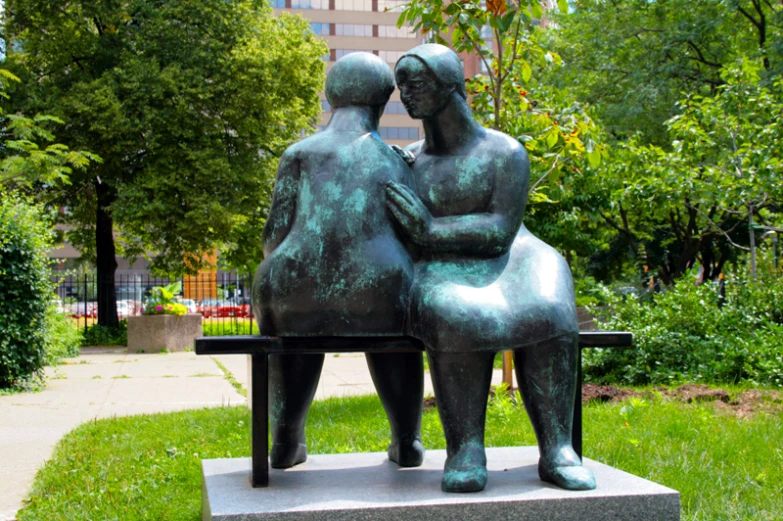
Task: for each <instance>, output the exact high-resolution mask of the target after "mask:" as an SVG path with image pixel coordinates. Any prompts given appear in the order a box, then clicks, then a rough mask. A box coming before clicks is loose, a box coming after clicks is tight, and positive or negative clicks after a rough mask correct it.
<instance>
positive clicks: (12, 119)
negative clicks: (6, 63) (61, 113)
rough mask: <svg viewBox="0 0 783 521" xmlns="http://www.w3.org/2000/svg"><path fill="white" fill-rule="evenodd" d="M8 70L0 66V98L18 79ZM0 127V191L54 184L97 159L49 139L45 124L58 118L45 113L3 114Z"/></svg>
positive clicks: (98, 159)
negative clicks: (32, 114) (28, 114)
mask: <svg viewBox="0 0 783 521" xmlns="http://www.w3.org/2000/svg"><path fill="white" fill-rule="evenodd" d="M19 81H20V80H19V78H18V77H17V76H15V75H14V74H12V73H11V72H9V71H7V70H5V69H0V98H2V99H8V94H7V92H6V91H7V90H8V84H9V83H10V82H19ZM0 117H2V122H3V130H2V131H0V193H3V192H6V193H9V192H13V191H30V190H32V189H33V187H34V186H36V185H41V184H44V185H48V186H57V185H60V184H68V183H70V179H69V176H70V174H71V173H72V172H73V170H74V169H77V170H78V169H83V168H86V167H87V166H89V164H90V162H98V163H99V162H100V158H99V157H98V156H96V155H95V154H91V153H90V152H86V151H78V150H70V149H69V148H68V147H67V146H65V145H63V144H61V143H52V141H54V140H55V137H54V133H53V132H52V131H51V130H50V129H49V128H47V127H48V126H51V125H54V124H59V125H62V124H63V122H62V120H59V119H57V118H55V117H53V116H48V115H45V114H36V115H35V116H33V117H27V116H24V115H22V114H8V115H5V114H3V111H2V110H0Z"/></svg>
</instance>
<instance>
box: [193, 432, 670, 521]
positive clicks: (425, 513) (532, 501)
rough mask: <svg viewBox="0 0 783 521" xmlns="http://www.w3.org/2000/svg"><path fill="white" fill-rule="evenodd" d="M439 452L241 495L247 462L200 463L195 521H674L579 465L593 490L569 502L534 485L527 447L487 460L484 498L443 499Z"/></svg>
mask: <svg viewBox="0 0 783 521" xmlns="http://www.w3.org/2000/svg"><path fill="white" fill-rule="evenodd" d="M445 459H446V452H445V451H442V450H436V451H428V452H427V456H426V459H425V460H424V464H423V465H422V466H421V467H419V468H416V469H400V468H399V467H397V466H396V465H394V464H392V463H389V461H388V460H387V459H386V454H385V453H380V452H373V453H364V454H332V455H317V454H316V455H311V456H310V458H309V460H308V461H307V463H304V464H302V465H299V466H297V467H295V468H293V469H288V470H274V469H272V470H271V472H270V475H269V483H270V485H269V487H268V488H258V489H253V488H251V487H250V481H249V476H250V459H249V458H241V459H239V458H238V459H214V460H204V461H203V462H202V463H203V472H204V485H203V519H204V521H327V520H328V521H348V520H351V521H353V520H362V521H387V520H388V521H392V520H394V521H401V520H402V521H408V520H410V521H436V520H437V521H457V520H459V521H463V520H466V521H467V520H491V521H512V520H513V521H679V519H680V494H679V492H677V491H676V490H672V489H670V488H666V487H663V486H661V485H657V484H655V483H653V482H651V481H647V480H645V479H642V478H639V477H636V476H633V475H631V474H628V473H626V472H622V471H620V470H617V469H614V468H612V467H609V466H607V465H603V464H601V463H598V462H595V461H592V460H589V459H588V460H585V464H586V465H587V466H588V467H589V468H590V469H592V470H593V472H595V478H596V482H597V483H598V488H597V489H596V490H591V491H585V492H569V491H565V490H562V489H559V488H556V487H554V486H552V485H549V484H546V483H543V482H542V481H540V480H539V479H538V474H537V472H536V463H537V462H538V450H537V449H536V448H535V447H510V448H494V449H488V450H487V459H488V470H489V483H488V484H487V488H486V489H485V490H484V491H483V492H479V493H475V494H446V493H444V492H441V490H440V478H441V474H442V471H443V470H442V469H443V463H444V461H445Z"/></svg>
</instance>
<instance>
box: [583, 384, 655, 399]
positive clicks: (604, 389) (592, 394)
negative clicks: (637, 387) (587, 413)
mask: <svg viewBox="0 0 783 521" xmlns="http://www.w3.org/2000/svg"><path fill="white" fill-rule="evenodd" d="M631 396H642V394H641V393H638V392H636V391H634V390H631V389H623V388H622V387H615V386H613V385H595V384H584V385H583V386H582V403H587V402H589V401H592V400H598V401H599V402H619V401H620V400H624V399H626V398H630V397H631Z"/></svg>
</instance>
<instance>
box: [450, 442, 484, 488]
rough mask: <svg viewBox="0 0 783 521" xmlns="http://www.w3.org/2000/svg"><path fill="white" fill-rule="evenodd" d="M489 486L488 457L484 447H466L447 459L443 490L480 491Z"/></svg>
mask: <svg viewBox="0 0 783 521" xmlns="http://www.w3.org/2000/svg"><path fill="white" fill-rule="evenodd" d="M486 486H487V457H486V455H485V454H484V448H483V447H466V448H464V449H462V450H460V451H459V452H457V454H455V455H454V456H450V457H448V458H447V459H446V467H445V469H444V470H443V479H442V480H441V482H440V488H441V490H443V492H480V491H482V490H484V487H486Z"/></svg>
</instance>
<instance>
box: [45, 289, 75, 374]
mask: <svg viewBox="0 0 783 521" xmlns="http://www.w3.org/2000/svg"><path fill="white" fill-rule="evenodd" d="M46 329H47V333H48V334H47V337H46V348H45V350H46V363H47V365H54V364H57V363H58V362H59V361H60V360H62V359H63V358H72V357H74V356H79V347H81V346H82V345H83V338H82V331H81V329H79V328H77V327H74V324H73V322H72V320H71V318H70V317H69V316H67V315H66V314H64V313H61V312H60V311H59V310H58V309H57V306H54V305H51V304H50V305H49V308H48V309H47V310H46Z"/></svg>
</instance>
